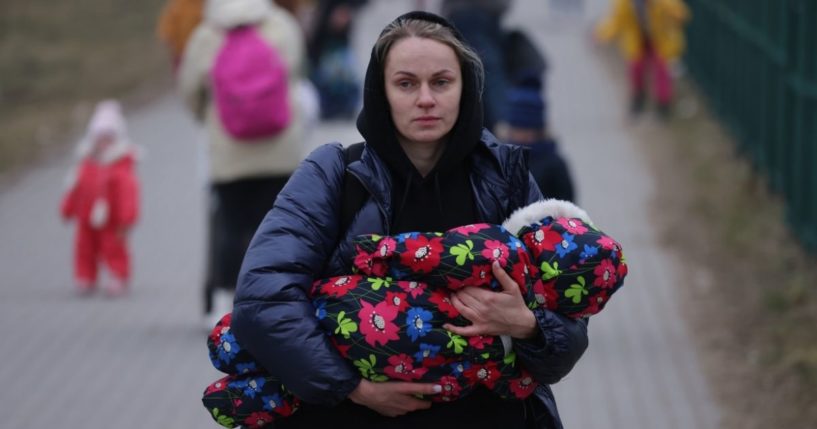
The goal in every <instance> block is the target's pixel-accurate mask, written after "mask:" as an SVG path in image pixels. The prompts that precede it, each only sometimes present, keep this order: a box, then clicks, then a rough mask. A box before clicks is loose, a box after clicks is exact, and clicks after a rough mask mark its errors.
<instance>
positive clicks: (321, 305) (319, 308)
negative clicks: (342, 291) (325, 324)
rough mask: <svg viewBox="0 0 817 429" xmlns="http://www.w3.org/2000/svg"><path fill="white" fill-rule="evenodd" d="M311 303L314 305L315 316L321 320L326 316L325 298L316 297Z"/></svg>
mask: <svg viewBox="0 0 817 429" xmlns="http://www.w3.org/2000/svg"><path fill="white" fill-rule="evenodd" d="M312 305H314V306H315V317H317V318H318V320H323V319H324V318H325V317H326V300H325V299H323V298H318V299H316V300H315V301H314V302H313V303H312Z"/></svg>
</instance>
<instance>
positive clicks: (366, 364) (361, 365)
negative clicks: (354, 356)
mask: <svg viewBox="0 0 817 429" xmlns="http://www.w3.org/2000/svg"><path fill="white" fill-rule="evenodd" d="M354 364H355V366H356V367H357V369H358V371H360V374H361V375H362V376H363V378H366V379H368V380H371V381H386V380H388V379H389V378H388V377H386V376H385V375H383V374H378V373H376V372H375V370H374V367H375V365H377V357H375V355H373V354H370V355H369V359H368V360H367V359H358V360H356V361H355V362H354Z"/></svg>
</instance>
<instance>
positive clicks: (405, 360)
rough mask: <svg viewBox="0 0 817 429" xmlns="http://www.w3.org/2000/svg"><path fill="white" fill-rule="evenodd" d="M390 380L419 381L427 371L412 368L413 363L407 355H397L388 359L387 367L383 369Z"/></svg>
mask: <svg viewBox="0 0 817 429" xmlns="http://www.w3.org/2000/svg"><path fill="white" fill-rule="evenodd" d="M383 372H385V373H386V375H388V376H389V377H391V378H396V379H398V380H403V381H412V380H419V379H420V377H422V376H423V374H425V373H426V372H428V369H426V368H414V361H413V360H412V358H411V356H409V355H407V354H399V355H394V356H391V357H389V366H387V367H386V368H385V369H383Z"/></svg>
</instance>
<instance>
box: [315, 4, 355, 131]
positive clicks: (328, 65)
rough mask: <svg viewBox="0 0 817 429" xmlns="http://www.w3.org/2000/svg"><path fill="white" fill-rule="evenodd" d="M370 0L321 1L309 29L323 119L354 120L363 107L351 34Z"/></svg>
mask: <svg viewBox="0 0 817 429" xmlns="http://www.w3.org/2000/svg"><path fill="white" fill-rule="evenodd" d="M366 3H367V0H320V1H319V2H318V5H317V8H316V11H315V15H316V16H315V19H314V21H313V22H312V25H311V31H309V34H310V37H309V45H308V50H309V62H310V66H311V73H310V75H311V78H312V82H313V83H314V84H315V87H316V88H317V91H318V95H319V99H320V111H321V117H322V118H324V119H351V118H353V117H354V116H355V115H356V114H357V112H358V109H359V107H360V92H361V91H360V89H361V83H360V82H361V79H360V77H358V75H357V68H356V65H355V64H356V59H355V56H354V53H353V50H352V47H351V41H350V36H351V34H352V31H353V29H354V22H355V19H356V17H357V13H358V11H359V10H360V8H362V7H363V6H365V5H366Z"/></svg>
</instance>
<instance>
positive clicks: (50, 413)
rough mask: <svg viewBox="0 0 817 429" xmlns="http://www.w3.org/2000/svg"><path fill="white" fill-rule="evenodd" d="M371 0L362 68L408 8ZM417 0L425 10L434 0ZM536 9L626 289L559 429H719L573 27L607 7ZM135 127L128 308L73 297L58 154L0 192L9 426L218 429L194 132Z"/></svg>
mask: <svg viewBox="0 0 817 429" xmlns="http://www.w3.org/2000/svg"><path fill="white" fill-rule="evenodd" d="M371 3H373V6H372V7H371V8H370V10H368V11H367V12H366V13H365V15H364V16H362V17H361V21H360V30H361V31H360V32H359V34H358V35H357V37H356V39H355V40H356V41H358V42H360V43H361V45H363V44H365V45H366V46H367V48H366V49H364V50H363V51H362V52H361V55H360V59H361V61H364V60H367V59H368V46H371V43H372V41H373V40H374V37H375V36H376V35H377V32H378V31H379V30H380V28H382V26H383V25H384V24H385V23H386V22H387V21H388V20H389V19H390V18H392V17H394V16H396V13H398V12H400V11H402V10H407V9H408V8H410V7H411V5H413V4H415V2H414V1H409V0H378V1H376V2H371ZM426 3H427V4H428V5H429V7H431V8H434V6H435V5H436V4H437V3H438V2H434V1H429V2H426ZM543 3H544V2H542V1H541V0H525V1H523V0H518V1H517V7H516V9H515V10H514V12H513V13H512V16H511V17H510V20H509V21H510V22H514V23H519V24H522V25H524V26H525V27H526V28H528V29H529V30H530V31H531V32H532V33H531V34H532V35H533V36H534V38H535V39H536V40H537V41H538V42H539V43H541V44H542V46H544V47H545V48H546V50H547V53H548V55H549V59H550V61H551V64H552V74H551V77H550V80H549V82H548V85H549V88H550V95H549V98H550V100H549V101H550V107H551V121H552V123H553V124H554V125H553V126H554V128H555V130H556V132H557V133H558V135H559V137H560V138H561V141H562V143H563V149H564V151H565V152H566V154H567V156H568V157H569V159H570V161H571V164H572V167H573V171H574V174H575V176H576V180H577V182H578V188H579V193H580V201H581V203H582V205H583V206H585V208H586V209H587V210H588V211H589V212H590V213H591V214H592V215H593V218H594V220H595V221H596V223H597V224H599V225H601V226H602V227H603V228H604V229H605V230H607V231H609V232H610V233H612V234H613V235H615V236H616V237H617V238H618V239H619V240H620V241H621V242H622V244H623V245H624V248H625V250H626V252H627V255H628V257H629V260H630V264H631V265H630V266H631V272H630V275H629V278H628V280H627V284H626V287H625V288H624V289H622V291H621V292H619V294H617V295H616V297H614V298H613V300H612V301H611V303H610V305H609V306H608V308H607V309H606V310H605V311H604V312H603V313H602V314H600V315H598V316H596V317H594V318H593V321H592V323H591V329H590V344H591V346H590V349H589V351H588V352H587V354H586V355H585V356H584V358H583V359H582V361H581V362H580V363H579V365H578V366H577V367H576V369H575V370H574V371H573V372H572V373H571V374H570V375H569V376H568V377H567V378H566V379H565V380H564V381H563V382H562V383H559V384H558V385H557V386H556V387H555V390H556V392H557V399H558V401H559V405H560V409H561V411H562V414H563V418H564V421H565V425H566V426H567V427H568V428H581V429H588V428H644V429H654V428H678V429H682V428H683V429H686V428H703V429H707V428H715V427H716V426H717V425H716V420H717V411H716V410H715V409H713V408H712V407H711V405H710V404H711V401H710V400H709V396H710V394H709V393H708V388H707V385H706V382H705V379H704V378H703V377H702V375H701V371H700V369H699V366H698V363H697V358H696V355H695V352H694V350H693V348H692V345H691V343H690V340H689V332H688V331H687V329H686V327H685V325H684V324H683V322H682V320H681V318H680V315H679V313H678V308H677V306H676V304H675V299H674V290H673V289H674V288H676V287H679V286H682V285H683V283H680V282H679V281H678V279H680V278H681V276H680V275H679V274H680V273H679V270H678V266H677V265H675V263H674V262H673V260H672V259H670V258H669V256H668V255H667V254H666V253H665V251H664V250H663V249H661V247H660V246H659V245H658V240H657V237H656V232H655V230H654V228H653V227H652V226H651V224H650V221H649V219H648V217H647V212H648V206H649V204H650V198H651V195H652V194H653V193H654V192H655V191H656V190H655V189H654V187H653V184H652V183H653V181H652V179H651V177H650V173H649V171H648V170H647V169H646V167H645V165H644V160H643V159H642V158H641V156H640V154H639V152H638V148H637V145H636V144H635V142H634V141H633V139H634V134H632V133H631V131H630V130H628V128H627V127H626V125H625V124H624V122H623V121H622V119H621V113H620V110H621V106H623V105H624V94H623V92H622V90H621V89H620V88H618V87H617V84H616V82H614V81H612V80H611V78H610V76H609V74H607V73H606V72H605V71H604V70H603V69H602V68H603V65H602V64H601V62H599V61H598V60H597V59H596V58H595V56H594V54H593V52H592V49H590V47H589V46H588V45H587V42H586V40H585V38H584V36H583V34H582V31H581V30H582V29H583V28H584V26H585V25H586V24H587V22H588V17H592V16H597V14H598V13H599V11H601V10H602V9H603V8H604V2H603V1H602V0H585V2H584V3H585V4H584V15H583V16H582V15H576V13H577V12H575V10H573V9H571V8H569V7H567V8H565V9H564V11H563V12H560V13H561V15H560V16H562V18H565V17H566V19H567V21H565V20H562V21H559V22H556V21H554V19H553V16H554V14H553V13H550V14H549V13H548V12H547V10H546V9H545V8H544V7H543V6H542V4H543ZM554 3H557V2H554ZM558 3H559V4H562V5H564V4H566V2H565V1H560V2H558ZM568 4H569V2H568ZM571 17H572V18H571ZM571 19H572V20H571ZM361 70H363V66H362V65H361ZM129 125H130V127H131V131H132V136H133V139H134V141H136V142H139V143H141V144H144V145H145V146H146V147H147V149H148V156H147V158H146V159H145V160H144V162H143V164H142V166H141V167H140V168H141V174H142V177H143V192H144V199H143V207H144V212H143V221H142V223H141V224H140V226H139V228H138V229H137V230H136V231H135V236H134V242H133V251H134V258H135V272H136V274H135V280H134V289H133V293H132V295H130V296H129V297H128V298H127V299H122V300H107V299H105V298H103V297H101V296H95V297H91V298H88V299H80V298H78V297H75V296H74V295H73V293H72V292H73V290H72V289H71V282H70V272H71V271H70V248H71V240H72V238H71V236H72V233H71V229H70V228H68V227H65V226H63V225H61V224H60V222H59V219H58V217H57V207H58V204H59V197H60V194H61V191H62V187H61V186H62V180H63V177H64V174H65V172H66V171H67V169H68V166H69V164H70V163H69V160H68V159H64V160H57V161H54V162H52V163H49V164H47V165H45V166H41V167H38V168H35V169H33V170H32V171H31V172H29V173H28V174H25V175H23V176H22V177H20V178H19V180H17V181H16V182H15V183H13V184H11V185H10V186H8V187H6V188H4V190H3V191H2V194H0V237H2V239H1V240H0V273H2V285H1V286H0V326H3V327H5V329H4V335H3V337H2V344H3V345H2V346H0V350H2V357H3V364H2V365H0V385H2V386H3V388H2V389H0V416H2V421H3V423H2V424H1V425H0V426H2V427H8V428H12V427H13V428H17V429H29V428H30V429H34V428H38V429H39V428H43V427H63V428H80V427H81V428H103V427H116V428H121V429H130V428H171V427H172V428H206V427H216V426H215V425H214V423H213V422H212V421H211V420H210V418H209V417H208V416H207V414H206V412H205V411H204V409H203V408H202V407H201V405H200V402H199V398H200V393H201V391H202V389H203V388H204V386H205V385H207V384H208V383H209V382H210V381H212V380H214V379H215V378H216V377H217V376H218V373H217V372H216V371H215V370H214V369H212V368H211V366H210V364H209V362H208V360H207V357H206V346H205V338H204V334H203V330H202V328H201V325H200V320H199V308H200V302H199V300H200V292H199V285H200V275H201V272H202V264H203V252H202V245H203V240H202V236H203V231H204V226H203V214H204V195H203V192H202V189H203V186H202V181H201V180H200V176H199V174H198V173H197V160H196V156H195V153H196V151H197V149H196V144H197V143H198V141H197V140H198V131H197V129H196V127H195V126H194V124H192V123H191V121H190V119H189V117H188V116H187V115H186V114H185V113H184V111H183V109H182V106H181V104H180V102H179V101H178V100H177V99H175V98H173V97H167V98H163V99H160V100H158V101H157V102H155V103H154V104H152V105H150V106H148V107H147V108H144V109H142V110H140V111H137V112H133V113H132V114H131V115H130V116H129ZM358 138H359V137H358V136H357V133H356V131H355V130H354V128H353V126H352V124H350V123H336V124H324V125H322V126H320V127H319V128H318V129H317V130H316V132H315V134H314V135H313V139H312V142H311V144H312V145H313V146H314V145H315V144H318V143H321V142H325V141H328V140H333V139H337V140H341V141H342V142H344V143H351V142H354V141H356V140H358Z"/></svg>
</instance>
